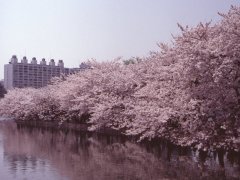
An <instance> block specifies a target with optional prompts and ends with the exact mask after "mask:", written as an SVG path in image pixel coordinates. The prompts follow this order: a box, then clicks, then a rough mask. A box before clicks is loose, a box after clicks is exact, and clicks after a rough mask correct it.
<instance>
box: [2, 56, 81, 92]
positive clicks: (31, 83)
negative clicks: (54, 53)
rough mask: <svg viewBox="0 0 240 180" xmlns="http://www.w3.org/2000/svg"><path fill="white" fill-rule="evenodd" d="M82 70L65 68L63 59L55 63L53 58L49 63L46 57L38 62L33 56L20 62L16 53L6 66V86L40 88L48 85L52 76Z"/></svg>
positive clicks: (9, 87) (7, 87)
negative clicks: (29, 60)
mask: <svg viewBox="0 0 240 180" xmlns="http://www.w3.org/2000/svg"><path fill="white" fill-rule="evenodd" d="M80 70H82V68H81V67H80V68H72V69H71V68H65V67H64V63H63V61H62V60H59V61H58V64H55V61H54V59H51V60H50V62H49V64H47V62H46V60H45V59H42V60H41V61H40V63H39V64H38V63H37V59H36V58H35V57H34V58H32V60H31V62H30V63H28V60H27V58H26V57H23V59H22V60H21V62H18V59H17V57H16V56H15V55H14V56H12V58H11V59H10V62H9V64H6V65H5V66H4V87H5V88H6V89H13V88H24V87H34V88H40V87H43V86H46V85H47V84H48V83H49V81H50V79H51V78H52V77H59V76H60V75H61V74H65V75H67V74H71V73H75V72H78V71H80Z"/></svg>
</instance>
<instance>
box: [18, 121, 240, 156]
mask: <svg viewBox="0 0 240 180" xmlns="http://www.w3.org/2000/svg"><path fill="white" fill-rule="evenodd" d="M15 122H16V123H17V125H18V126H21V127H22V126H26V127H33V128H45V129H54V130H63V131H77V132H81V133H96V134H103V135H106V136H121V137H125V138H128V139H129V140H130V139H131V140H132V141H135V142H139V141H138V140H139V136H128V135H126V134H124V133H123V132H121V131H118V130H114V129H111V128H109V127H104V128H103V127H102V128H100V129H98V130H95V131H89V127H90V125H88V124H86V123H85V124H84V123H82V124H77V123H71V122H64V123H62V124H61V125H60V124H59V123H58V122H51V121H40V120H38V121H36V120H35V121H34V120H33V121H26V120H16V121H15ZM178 133H179V132H178ZM172 137H176V134H175V135H173V136H170V135H168V136H167V137H155V138H153V139H144V140H142V141H140V142H139V143H144V144H148V143H149V144H151V143H156V144H158V143H159V142H161V143H162V142H166V143H167V144H169V145H170V146H175V147H179V148H183V149H186V148H187V149H192V150H194V151H196V150H197V151H199V152H201V154H203V155H207V154H209V153H212V152H216V153H218V152H220V153H226V152H230V153H233V154H239V157H240V150H239V149H236V148H234V147H231V146H230V144H229V146H226V144H225V143H224V144H223V143H222V141H224V139H221V137H219V138H218V139H215V141H214V140H212V141H213V143H212V144H210V142H207V141H204V140H202V141H198V142H196V140H195V143H194V142H193V140H192V144H189V142H190V138H191V137H180V136H178V138H175V139H173V138H172ZM181 138H183V139H184V140H185V141H187V142H188V144H187V143H186V144H184V145H183V140H182V139H181ZM221 143H222V144H223V146H220V144H221ZM206 145H207V146H206Z"/></svg>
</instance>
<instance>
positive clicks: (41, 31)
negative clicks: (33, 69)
mask: <svg viewBox="0 0 240 180" xmlns="http://www.w3.org/2000/svg"><path fill="white" fill-rule="evenodd" d="M231 4H234V5H240V1H239V0H201V1H199V0H0V69H1V70H0V79H3V64H6V63H8V62H9V59H10V58H11V56H12V55H13V54H16V55H17V57H18V58H19V60H20V59H21V58H22V56H24V55H26V56H27V58H28V59H29V60H30V59H31V58H32V57H36V58H37V59H38V61H39V60H40V59H41V58H43V57H44V58H46V59H49V58H54V59H55V60H58V59H63V60H64V62H65V66H67V67H75V66H78V65H79V64H80V62H83V61H84V60H86V59H89V58H96V59H97V60H99V61H103V60H111V59H113V58H116V57H119V56H122V57H123V58H130V57H132V56H145V55H148V52H149V51H151V50H156V49H157V46H156V43H157V42H169V41H170V40H171V34H177V33H178V28H177V25H176V23H177V22H179V23H180V24H183V25H190V26H194V25H196V24H197V23H198V22H199V21H203V22H205V21H210V20H212V21H214V22H215V21H218V20H219V16H218V15H217V12H226V11H227V10H228V9H229V7H230V5H231Z"/></svg>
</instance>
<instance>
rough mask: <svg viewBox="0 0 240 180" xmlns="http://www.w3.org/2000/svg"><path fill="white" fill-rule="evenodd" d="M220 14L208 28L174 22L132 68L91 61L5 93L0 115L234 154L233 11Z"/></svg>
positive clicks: (237, 32) (236, 21) (236, 74)
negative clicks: (164, 40)
mask: <svg viewBox="0 0 240 180" xmlns="http://www.w3.org/2000/svg"><path fill="white" fill-rule="evenodd" d="M220 16H222V21H221V22H219V23H217V24H214V25H211V24H210V23H206V24H203V23H200V24H199V25H197V26H196V27H194V28H188V27H182V26H180V25H179V27H180V29H181V31H182V34H181V35H179V36H176V37H174V42H173V44H170V45H167V44H159V51H157V52H151V54H150V56H148V57H145V58H142V59H139V58H138V59H137V63H132V61H131V62H130V63H127V64H128V66H126V65H124V63H122V62H121V60H119V59H116V60H113V61H111V62H103V63H97V62H94V61H92V62H91V65H92V66H93V69H92V70H87V71H84V72H81V73H79V74H75V75H71V76H69V77H67V78H56V79H55V80H53V82H52V84H51V85H49V86H48V87H45V88H42V89H38V90H36V89H31V88H28V89H15V90H12V91H10V92H9V93H8V94H7V95H6V97H5V98H4V99H3V100H1V101H0V114H4V115H8V116H14V117H16V119H22V120H34V119H38V120H50V121H58V122H59V123H60V124H61V123H64V122H69V121H73V122H75V123H88V124H89V126H90V127H89V129H90V130H97V129H99V128H102V127H110V128H113V129H117V130H119V131H121V132H122V133H125V134H127V135H134V136H139V140H142V139H146V138H147V139H152V138H156V137H157V138H159V137H163V138H167V139H169V140H171V141H173V142H175V143H177V144H180V145H194V146H196V147H198V148H220V147H226V148H230V147H231V148H235V149H239V146H240V138H239V135H240V120H239V118H240V117H239V116H240V110H239V107H240V69H239V68H240V7H231V9H230V10H229V12H228V13H227V14H220ZM134 62H135V60H134ZM125 64H126V63H125Z"/></svg>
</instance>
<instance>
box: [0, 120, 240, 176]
mask: <svg viewBox="0 0 240 180" xmlns="http://www.w3.org/2000/svg"><path fill="white" fill-rule="evenodd" d="M239 162H240V157H239V155H238V154H234V153H231V154H230V153H224V152H222V153H221V152H219V153H209V154H205V153H199V152H197V151H193V150H191V149H183V148H177V147H174V146H173V145H171V144H168V143H166V142H162V143H160V142H155V143H144V144H137V143H135V142H134V141H131V140H128V139H126V138H124V137H120V136H105V135H100V134H98V135H97V134H89V133H80V132H73V131H67V130H66V131H60V130H56V129H55V130H54V129H50V128H49V129H46V128H45V129H43V128H30V127H26V126H22V125H21V126H19V125H17V124H15V122H13V121H2V122H0V176H1V177H0V179H3V180H12V179H14V180H43V179H44V180H95V179H96V180H145V179H146V180H161V179H218V180H220V179H239V177H240V166H239V164H240V163H239Z"/></svg>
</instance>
